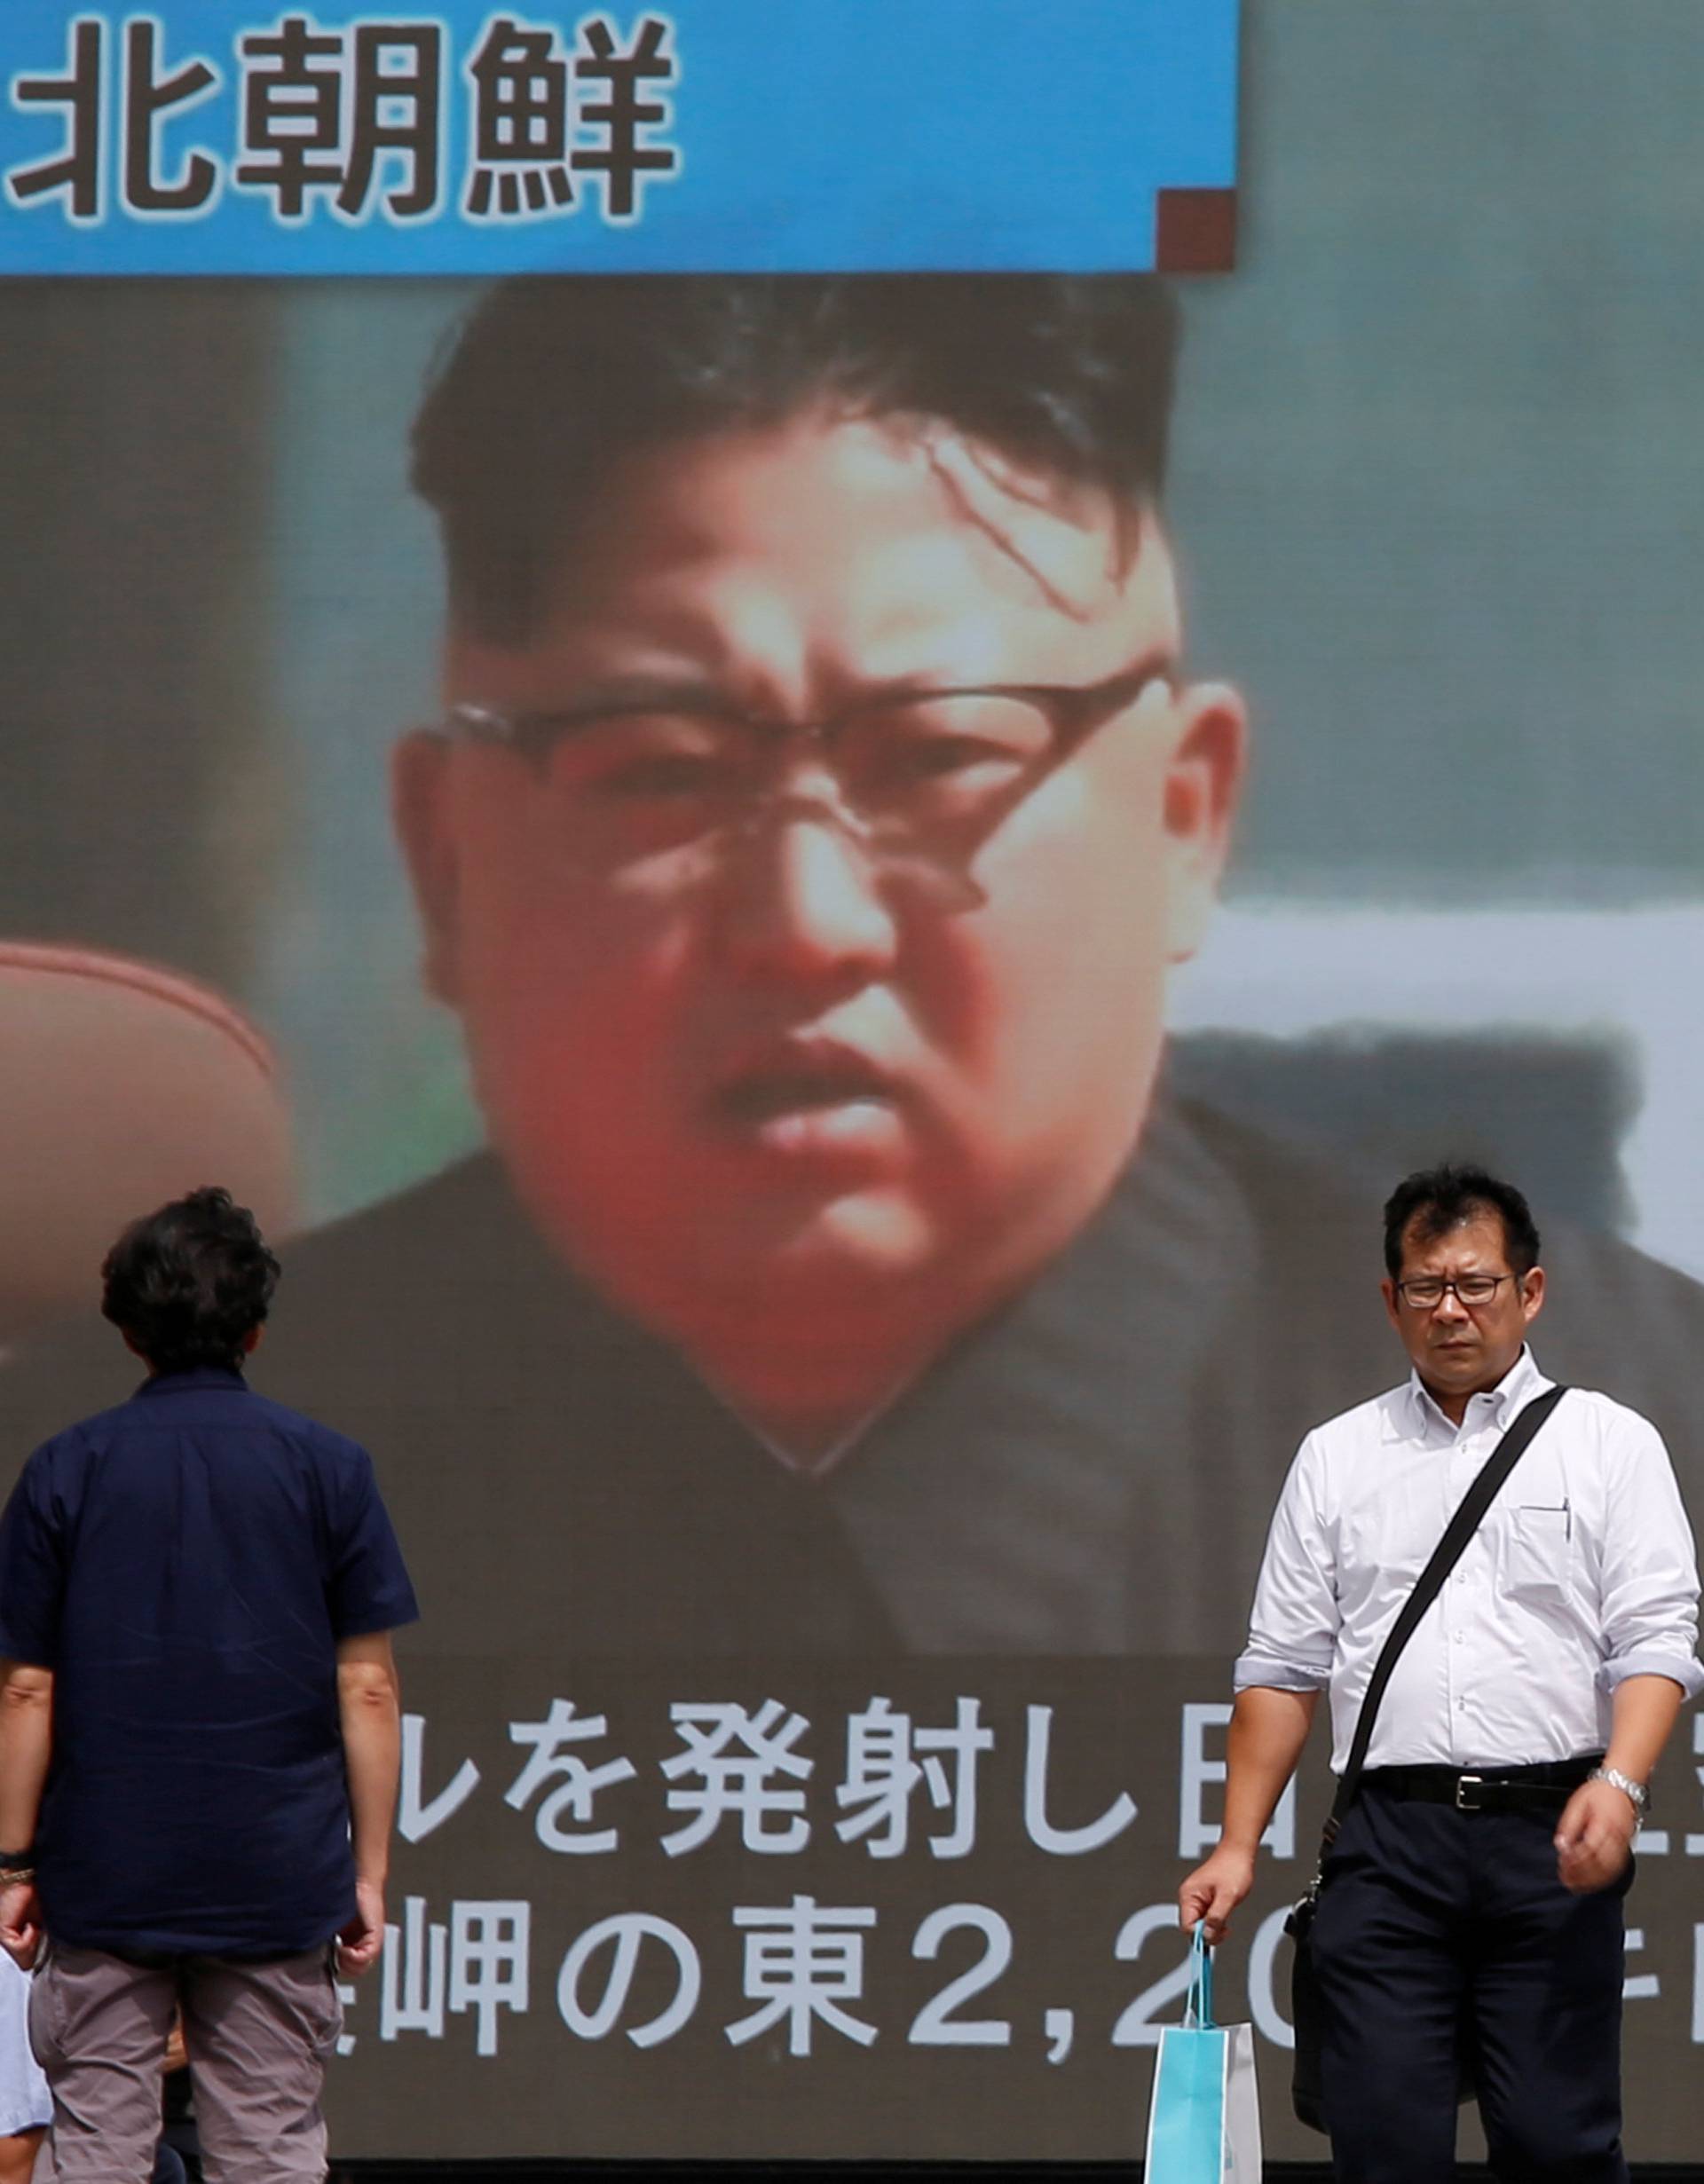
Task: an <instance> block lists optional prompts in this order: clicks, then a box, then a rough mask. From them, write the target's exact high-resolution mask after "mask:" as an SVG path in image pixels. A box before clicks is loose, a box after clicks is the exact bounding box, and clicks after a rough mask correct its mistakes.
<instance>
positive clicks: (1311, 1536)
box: [1232, 1433, 1342, 1691]
mask: <svg viewBox="0 0 1704 2184" xmlns="http://www.w3.org/2000/svg"><path fill="white" fill-rule="evenodd" d="M1324 1483H1325V1481H1324V1454H1323V1451H1322V1449H1321V1447H1320V1443H1319V1439H1318V1437H1317V1436H1316V1435H1314V1434H1312V1433H1310V1434H1309V1435H1308V1437H1307V1439H1306V1440H1305V1441H1304V1442H1303V1443H1302V1445H1301V1447H1300V1448H1299V1449H1298V1451H1297V1454H1296V1461H1295V1462H1294V1463H1292V1464H1291V1465H1290V1476H1289V1478H1286V1479H1285V1481H1284V1488H1283V1492H1282V1494H1280V1495H1279V1497H1278V1507H1277V1509H1276V1510H1274V1513H1273V1519H1272V1528H1271V1530H1270V1531H1269V1532H1268V1534H1266V1554H1265V1556H1264V1557H1263V1558H1262V1561H1261V1564H1260V1581H1259V1583H1258V1585H1257V1586H1256V1587H1255V1591H1254V1612H1253V1614H1252V1615H1251V1616H1250V1623H1249V1643H1248V1644H1247V1646H1246V1647H1245V1648H1244V1650H1243V1652H1242V1653H1241V1654H1239V1656H1238V1657H1237V1661H1236V1666H1235V1668H1234V1669H1233V1670H1232V1683H1233V1685H1234V1687H1235V1689H1236V1690H1237V1691H1247V1690H1249V1689H1250V1688H1251V1687H1253V1686H1257V1685H1258V1686H1260V1687H1262V1688H1264V1689H1266V1690H1271V1691H1321V1690H1323V1689H1324V1687H1325V1686H1326V1685H1327V1684H1328V1683H1329V1682H1330V1680H1331V1663H1332V1660H1333V1658H1334V1656H1335V1654H1336V1651H1337V1629H1338V1626H1339V1624H1340V1623H1341V1621H1342V1616H1341V1613H1340V1612H1339V1610H1338V1606H1337V1564H1336V1556H1335V1553H1334V1551H1333V1549H1332V1543H1331V1531H1330V1527H1329V1524H1328V1522H1327V1520H1326V1517H1325V1513H1324V1506H1323V1502H1324V1496H1323V1487H1324Z"/></svg>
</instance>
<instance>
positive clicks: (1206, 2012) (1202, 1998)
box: [1183, 1920, 1213, 2032]
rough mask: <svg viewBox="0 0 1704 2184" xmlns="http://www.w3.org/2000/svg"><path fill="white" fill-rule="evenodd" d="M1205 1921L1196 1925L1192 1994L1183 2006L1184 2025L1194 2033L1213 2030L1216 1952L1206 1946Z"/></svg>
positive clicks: (1191, 1956)
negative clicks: (1214, 1961) (1214, 1958)
mask: <svg viewBox="0 0 1704 2184" xmlns="http://www.w3.org/2000/svg"><path fill="white" fill-rule="evenodd" d="M1202 1928H1203V1921H1202V1920H1196V1921H1195V1934H1194V1936H1193V1937H1192V1939H1191V1941H1190V1944H1189V1990H1188V1993H1187V1998H1186V1999H1185V2001H1184V2005H1183V2022H1184V2026H1185V2028H1186V2030H1188V2031H1191V2032H1211V2030H1212V2029H1213V1952H1212V1951H1211V1949H1210V1948H1209V1947H1208V1946H1207V1936H1206V1935H1205V1934H1204V1933H1203V1930H1202Z"/></svg>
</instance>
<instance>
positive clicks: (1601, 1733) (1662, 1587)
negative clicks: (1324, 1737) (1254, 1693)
mask: <svg viewBox="0 0 1704 2184" xmlns="http://www.w3.org/2000/svg"><path fill="white" fill-rule="evenodd" d="M1549 1386H1550V1382H1549V1381H1548V1380H1547V1379H1546V1378H1545V1377H1544V1376H1543V1375H1542V1373H1541V1372H1540V1371H1539V1369H1538V1367H1537V1366H1536V1365H1535V1364H1534V1360H1533V1355H1532V1352H1531V1351H1530V1350H1525V1349H1524V1350H1522V1352H1521V1353H1520V1356H1519V1358H1518V1359H1517V1360H1516V1361H1515V1363H1514V1364H1513V1365H1512V1366H1511V1368H1510V1369H1509V1371H1508V1372H1507V1374H1505V1376H1503V1379H1502V1380H1501V1381H1500V1382H1499V1383H1498V1384H1497V1385H1496V1386H1495V1388H1493V1389H1491V1390H1489V1391H1488V1392H1486V1393H1484V1394H1481V1395H1475V1396H1473V1397H1471V1399H1470V1400H1469V1402H1468V1406H1467V1410H1466V1414H1465V1415H1464V1416H1463V1421H1462V1423H1461V1425H1460V1426H1459V1427H1456V1426H1455V1425H1453V1424H1452V1423H1450V1421H1449V1420H1448V1418H1447V1417H1446V1416H1445V1415H1444V1414H1443V1412H1442V1411H1441V1410H1440V1409H1439V1407H1438V1406H1437V1404H1436V1403H1434V1402H1433V1400H1432V1398H1431V1396H1430V1395H1428V1394H1427V1393H1426V1392H1425V1390H1424V1388H1423V1387H1422V1385H1421V1384H1420V1380H1419V1377H1418V1376H1417V1375H1411V1376H1410V1377H1409V1378H1408V1381H1407V1382H1406V1383H1405V1384H1404V1385H1403V1386H1401V1387H1400V1388H1392V1390H1391V1391H1390V1392H1389V1393H1388V1394H1385V1395H1381V1396H1377V1397H1376V1398H1375V1399H1373V1401H1371V1402H1370V1403H1362V1404H1361V1405H1359V1406H1358V1407H1357V1408H1355V1409H1353V1410H1349V1411H1345V1412H1344V1413H1343V1415H1341V1416H1340V1417H1337V1418H1333V1419H1332V1420H1330V1422H1329V1423H1328V1424H1325V1425H1322V1426H1319V1427H1316V1428H1315V1429H1314V1431H1313V1432H1312V1433H1310V1434H1309V1435H1308V1436H1307V1439H1306V1440H1305V1441H1304V1442H1303V1443H1302V1446H1301V1447H1300V1449H1299V1451H1298V1454H1297V1457H1296V1461H1295V1463H1293V1464H1292V1465H1291V1467H1290V1477H1289V1478H1288V1479H1287V1480H1286V1481H1285V1483H1284V1489H1283V1493H1282V1495H1281V1496H1280V1497H1279V1502H1278V1508H1277V1510H1276V1512H1275V1513H1274V1517H1273V1520H1272V1530H1271V1533H1270V1535H1269V1536H1268V1538H1267V1541H1266V1558H1265V1560H1264V1561H1263V1563H1262V1565H1261V1569H1260V1581H1259V1584H1258V1587H1257V1589H1256V1591H1255V1599H1254V1613H1253V1618H1252V1621H1251V1625H1250V1632H1249V1644H1248V1650H1247V1652H1244V1653H1243V1655H1242V1656H1241V1658H1240V1659H1239V1660H1238V1661H1237V1664H1236V1670H1235V1683H1236V1688H1237V1690H1238V1691H1243V1690H1245V1689H1246V1688H1248V1687H1249V1686H1250V1685H1251V1684H1259V1685H1266V1686H1269V1687H1275V1688H1276V1689H1278V1690H1280V1691H1316V1690H1321V1689H1325V1688H1328V1687H1329V1691H1330V1693H1331V1734H1332V1754H1331V1764H1332V1766H1333V1767H1334V1768H1335V1769H1336V1770H1337V1772H1338V1773H1341V1772H1342V1770H1343V1767H1344V1763H1345V1760H1346V1759H1347V1758H1348V1754H1349V1744H1350V1740H1351V1739H1352V1738H1353V1734H1354V1727H1355V1717H1356V1715H1358V1714H1359V1712H1360V1710H1361V1699H1362V1698H1363V1696H1364V1695H1365V1692H1366V1690H1367V1685H1368V1683H1369V1679H1370V1678H1371V1675H1372V1673H1373V1666H1374V1663H1375V1662H1376V1661H1377V1659H1378V1654H1379V1650H1380V1648H1381V1647H1382V1646H1383V1644H1384V1643H1385V1635H1386V1633H1387V1632H1388V1631H1389V1629H1390V1628H1391V1626H1392V1623H1393V1622H1394V1621H1395V1620H1396V1617H1397V1614H1398V1612H1399V1611H1400V1608H1401V1605H1402V1603H1403V1602H1404V1601H1405V1600H1406V1599H1407V1598H1408V1594H1409V1593H1410V1592H1411V1591H1412V1590H1413V1589H1414V1584H1415V1581H1416V1579H1417V1578H1418V1576H1419V1574H1420V1573H1421V1571H1422V1570H1423V1569H1424V1567H1425V1565H1426V1563H1427V1562H1428V1561H1429V1560H1430V1559H1431V1557H1432V1549H1434V1548H1435V1547H1436V1546H1437V1544H1438V1542H1439V1541H1440V1539H1441V1538H1442V1537H1443V1534H1444V1529H1445V1526H1447V1525H1448V1522H1449V1519H1450V1517H1451V1516H1452V1514H1453V1513H1454V1511H1455V1510H1456V1508H1457V1507H1458V1506H1459V1504H1460V1502H1461V1500H1462V1497H1463V1494H1465V1493H1466V1492H1467V1489H1468V1487H1469V1486H1470V1485H1471V1483H1472V1480H1473V1477H1474V1475H1475V1473H1476V1472H1477V1471H1479V1469H1480V1468H1481V1466H1482V1465H1483V1464H1484V1463H1486V1461H1487V1458H1488V1457H1489V1455H1490V1454H1491V1452H1492V1450H1493V1449H1494V1448H1495V1446H1496V1444H1497V1442H1498V1441H1499V1440H1500V1439H1502V1437H1503V1431H1504V1430H1505V1428H1506V1427H1507V1426H1508V1425H1509V1424H1510V1423H1511V1422H1512V1421H1513V1419H1514V1417H1515V1415H1516V1413H1517V1412H1518V1411H1519V1409H1520V1408H1521V1407H1522V1406H1523V1405H1524V1404H1525V1403H1527V1401H1529V1400H1530V1399H1531V1398H1532V1397H1534V1396H1535V1395H1539V1394H1542V1392H1543V1391H1544V1390H1545V1389H1546V1388H1548V1387H1549ZM1697 1643H1698V1570H1697V1565H1696V1561H1695V1558H1694V1555H1693V1550H1692V1533H1691V1530H1690V1528H1689V1526H1688V1525H1687V1522H1686V1512H1685V1510H1684V1508H1683V1507H1682V1506H1681V1500H1680V1492H1679V1489H1678V1487H1677V1486H1676V1484H1675V1477H1674V1472H1673V1470H1672V1469H1671V1468H1670V1466H1669V1453H1668V1451H1667V1450H1666V1449H1665V1448H1664V1447H1663V1445H1662V1440H1661V1436H1660V1435H1659V1434H1658V1433H1657V1431H1656V1430H1655V1428H1654V1427H1653V1426H1652V1425H1650V1424H1649V1423H1647V1422H1646V1421H1645V1419H1643V1418H1641V1417H1640V1416H1639V1415H1638V1414H1637V1411H1631V1410H1629V1409H1628V1408H1626V1407H1625V1406H1624V1405H1622V1404H1621V1403H1615V1402H1612V1401H1611V1400H1610V1399H1609V1397H1608V1396H1606V1395H1595V1394H1590V1393H1588V1392H1586V1391H1584V1390H1583V1389H1578V1388H1574V1389H1570V1390H1569V1392H1568V1393H1567V1394H1566V1395H1565V1396H1564V1397H1563V1399H1562V1400H1561V1402H1560V1403H1559V1404H1558V1406H1557V1407H1556V1409H1555V1410H1554V1411H1553V1412H1552V1413H1551V1414H1550V1417H1549V1418H1548V1419H1547V1420H1546V1421H1545V1423H1544V1424H1543V1426H1542V1428H1541V1429H1540V1431H1539V1432H1538V1433H1537V1434H1536V1435H1535V1436H1534V1439H1533V1442H1532V1444H1531V1446H1530V1447H1528V1448H1527V1451H1526V1453H1525V1455H1522V1456H1521V1458H1520V1459H1519V1462H1518V1463H1517V1464H1516V1465H1515V1468H1514V1470H1513V1471H1512V1472H1511V1474H1510V1476H1509V1478H1507V1479H1506V1480H1505V1481H1504V1483H1503V1486H1502V1487H1501V1489H1500V1490H1499V1492H1498V1494H1497V1496H1496V1498H1495V1501H1494V1502H1492V1504H1491V1506H1490V1508H1489V1509H1488V1510H1487V1512H1486V1515H1485V1518H1484V1520H1483V1522H1482V1523H1481V1524H1480V1526H1479V1531H1478V1532H1477V1534H1475V1535H1474V1537H1473V1538H1472V1539H1471V1540H1470V1541H1468V1543H1467V1546H1466V1548H1465V1549H1464V1550H1463V1555H1462V1558H1461V1560H1460V1561H1459V1562H1458V1563H1457V1564H1456V1568H1455V1572H1454V1573H1453V1574H1452V1575H1451V1576H1450V1577H1449V1579H1448V1581H1446V1583H1445V1585H1444V1589H1443V1591H1442V1592H1441V1594H1440V1596H1439V1597H1438V1598H1437V1599H1436V1600H1435V1601H1434V1602H1433V1603H1432V1606H1431V1607H1430V1608H1428V1609H1427V1611H1426V1612H1425V1614H1424V1616H1423V1617H1422V1618H1421V1620H1420V1623H1419V1625H1418V1627H1417V1628H1416V1630H1415V1631H1414V1633H1413V1635H1412V1636H1410V1638H1409V1640H1408V1644H1407V1646H1406V1647H1405V1648H1404V1649H1403V1652H1402V1655H1401V1658H1400V1660H1399V1661H1398V1663H1397V1665H1396V1668H1395V1671H1394V1673H1393V1674H1392V1677H1391V1681H1390V1683H1389V1684H1388V1686H1387V1687H1386V1689H1385V1698H1384V1701H1383V1704H1382V1705H1381V1706H1380V1707H1379V1711H1378V1720H1377V1725H1376V1726H1375V1728H1374V1731H1373V1739H1372V1744H1371V1746H1370V1748H1369V1752H1368V1755H1367V1764H1368V1766H1369V1767H1391V1766H1406V1765H1410V1764H1413V1763H1416V1762H1443V1763H1445V1764H1447V1765H1450V1766H1457V1767H1462V1768H1475V1767H1489V1766H1495V1765H1497V1764H1502V1765H1503V1766H1515V1765H1519V1764H1521V1763H1524V1762H1531V1761H1536V1760H1558V1759H1571V1758H1573V1757H1574V1756H1575V1755H1576V1754H1581V1753H1585V1752H1600V1751H1602V1750H1603V1749H1604V1748H1605V1746H1606V1745H1607V1743H1608V1741H1609V1730H1610V1711H1611V1696H1612V1694H1613V1691H1614V1689H1615V1686H1616V1685H1617V1684H1618V1683H1621V1682H1622V1681H1623V1680H1624V1679H1625V1678H1626V1677H1628V1676H1630V1675H1666V1676H1672V1677H1673V1679H1674V1680H1675V1682H1676V1683H1678V1684H1680V1685H1681V1686H1682V1688H1683V1689H1684V1691H1686V1692H1687V1693H1688V1695H1689V1696H1690V1695H1691V1694H1692V1693H1694V1692H1696V1691H1698V1690H1699V1689H1700V1687H1704V1671H1700V1668H1699V1665H1698V1662H1697V1660H1696V1659H1695V1649H1696V1646H1697Z"/></svg>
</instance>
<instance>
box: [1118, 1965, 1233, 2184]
mask: <svg viewBox="0 0 1704 2184" xmlns="http://www.w3.org/2000/svg"><path fill="white" fill-rule="evenodd" d="M1144 2184H1260V2101H1259V2095H1258V2091H1257V2089H1256V2086H1255V2078H1254V2027H1253V2026H1252V2025H1216V2024H1215V2023H1214V2022H1213V1959H1212V1952H1211V1951H1210V1950H1209V1948H1208V1947H1207V1944H1206V1942H1205V1941H1204V1940H1203V1936H1202V1930H1201V1928H1200V1927H1199V1926H1197V1927H1196V1928H1195V1943H1194V1945H1193V1948H1192V1950H1191V1952H1190V1958H1189V1999H1188V2001H1187V2004H1186V2006H1185V2008H1184V2014H1183V2022H1182V2023H1181V2024H1180V2025H1167V2026H1166V2028H1165V2030H1164V2032H1162V2033H1161V2035H1160V2052H1159V2055H1158V2057H1157V2059H1156V2062H1155V2065H1154V2102H1153V2106H1152V2107H1151V2108H1150V2109H1149V2110H1148V2156H1147V2161H1146V2165H1145V2172H1144Z"/></svg>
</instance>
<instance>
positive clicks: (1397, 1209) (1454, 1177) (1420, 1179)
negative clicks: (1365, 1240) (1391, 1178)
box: [1385, 1162, 1539, 1281]
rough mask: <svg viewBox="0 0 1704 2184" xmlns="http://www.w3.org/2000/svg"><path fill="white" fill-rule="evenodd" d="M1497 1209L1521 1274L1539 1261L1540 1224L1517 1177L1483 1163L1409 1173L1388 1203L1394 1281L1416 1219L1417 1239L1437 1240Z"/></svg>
mask: <svg viewBox="0 0 1704 2184" xmlns="http://www.w3.org/2000/svg"><path fill="white" fill-rule="evenodd" d="M1483 1213H1492V1214H1495V1216H1496V1217H1497V1218H1498V1219H1499V1220H1500V1221H1501V1222H1502V1223H1503V1249H1504V1250H1505V1251H1506V1252H1507V1253H1508V1255H1509V1265H1510V1266H1511V1269H1512V1270H1513V1271H1514V1272H1515V1273H1518V1274H1528V1273H1531V1272H1532V1270H1533V1268H1534V1266H1536V1265H1537V1264H1538V1248H1539V1247H1538V1226H1537V1224H1536V1223H1535V1222H1534V1219H1533V1213H1532V1208H1531V1207H1530V1206H1529V1205H1528V1204H1527V1201H1526V1199H1525V1198H1524V1197H1523V1196H1522V1195H1521V1194H1520V1192H1519V1191H1518V1190H1517V1189H1516V1188H1515V1187H1514V1185H1513V1184H1512V1183H1504V1182H1503V1181H1502V1179H1500V1178H1499V1177H1496V1176H1494V1175H1491V1174H1489V1173H1488V1172H1487V1171H1486V1170H1485V1169H1483V1168H1470V1167H1455V1166H1452V1165H1451V1164H1450V1163H1448V1162H1446V1163H1444V1164H1443V1165H1442V1166H1441V1167H1437V1168H1420V1169H1416V1171H1415V1172H1414V1174H1413V1175H1411V1176H1405V1177H1404V1178H1403V1179H1402V1180H1401V1182H1400V1183H1399V1184H1398V1185H1397V1187H1396V1188H1395V1189H1394V1190H1393V1191H1392V1193H1391V1195H1390V1197H1389V1198H1388V1199H1387V1200H1386V1201H1385V1270H1386V1272H1387V1273H1389V1275H1390V1277H1391V1280H1392V1281H1396V1280H1397V1279H1398V1277H1399V1276H1400V1273H1401V1272H1402V1247H1403V1244H1404V1243H1405V1242H1407V1241H1408V1230H1409V1226H1410V1225H1413V1226H1414V1228H1415V1241H1416V1242H1418V1243H1432V1242H1436V1240H1437V1239H1438V1238H1439V1237H1440V1236H1442V1235H1446V1234H1448V1232H1449V1230H1451V1229H1452V1228H1456V1227H1459V1226H1460V1225H1461V1223H1462V1222H1463V1221H1471V1220H1472V1219H1473V1218H1474V1217H1475V1216H1476V1215H1477V1214H1483Z"/></svg>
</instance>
